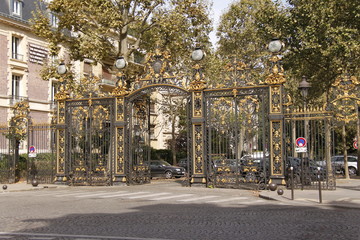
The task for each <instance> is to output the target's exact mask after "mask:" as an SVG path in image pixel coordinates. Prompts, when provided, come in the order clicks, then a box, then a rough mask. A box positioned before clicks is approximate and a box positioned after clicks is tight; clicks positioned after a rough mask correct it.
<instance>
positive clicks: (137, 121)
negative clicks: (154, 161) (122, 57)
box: [124, 84, 191, 184]
mask: <svg viewBox="0 0 360 240" xmlns="http://www.w3.org/2000/svg"><path fill="white" fill-rule="evenodd" d="M159 96H160V99H162V100H164V99H165V101H168V102H167V103H165V104H169V107H170V108H171V109H172V107H171V105H172V104H173V102H174V101H176V100H177V101H178V102H182V103H184V105H185V107H186V108H187V110H186V111H187V112H189V109H188V108H189V106H190V105H191V104H190V101H191V99H190V93H189V91H187V90H186V89H184V88H182V87H178V86H174V85H171V84H153V85H149V86H146V87H143V88H140V89H138V90H136V91H134V92H133V93H131V94H129V95H128V96H126V97H125V118H124V121H125V129H124V132H125V134H126V139H125V142H124V149H125V159H126V163H125V168H126V179H127V183H130V184H138V183H146V182H149V181H150V175H149V166H148V164H147V162H148V161H149V160H151V153H150V149H151V145H152V139H151V138H152V134H154V133H155V126H156V114H158V115H157V116H158V117H164V116H161V114H163V112H162V111H161V110H159V111H157V113H156V111H155V110H157V109H156V107H157V106H156V105H161V104H164V102H160V103H159V104H157V103H156V102H154V99H155V98H154V97H156V99H157V101H158V99H159ZM161 108H164V106H163V105H162V107H161ZM161 108H158V109H161ZM165 108H166V107H165ZM165 110H166V109H165ZM169 111H171V110H169ZM173 114H174V113H173ZM187 115H189V114H187ZM170 121H176V119H175V118H174V116H173V118H172V119H171V120H170ZM175 125H176V124H175V122H174V123H172V128H174V127H176V126H175ZM186 125H187V126H186V128H187V129H188V130H187V132H188V133H189V119H187V121H186ZM171 130H172V129H171ZM172 137H173V136H172ZM190 145H191V142H190V141H188V142H187V148H188V150H187V152H188V153H189V152H190V151H189V147H190ZM187 157H188V158H189V157H190V155H189V154H187ZM188 162H189V161H188ZM189 170H190V168H189V167H188V171H189Z"/></svg>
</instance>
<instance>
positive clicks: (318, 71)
mask: <svg viewBox="0 0 360 240" xmlns="http://www.w3.org/2000/svg"><path fill="white" fill-rule="evenodd" d="M280 3H281V2H278V1H274V2H272V1H267V0H259V1H249V0H241V1H236V2H234V3H233V5H232V6H231V7H230V8H229V10H228V12H227V13H225V14H224V15H223V16H222V20H221V23H220V26H219V28H218V36H219V37H220V41H219V45H220V46H219V53H220V54H222V55H228V54H234V53H235V54H236V55H237V56H240V57H242V58H243V59H245V60H246V61H248V62H251V61H257V62H253V66H260V67H262V66H264V65H263V64H261V63H264V61H263V59H261V56H262V55H263V54H264V50H265V47H264V46H265V45H266V43H267V42H268V41H269V40H270V39H271V38H274V37H277V38H280V39H281V40H283V41H284V42H285V44H286V47H285V51H284V52H283V54H284V58H283V62H284V67H285V70H286V71H287V76H288V80H289V81H290V82H291V81H294V80H295V81H296V82H299V81H300V80H301V76H303V75H305V76H306V77H307V78H308V79H309V81H310V82H311V84H312V88H311V91H310V94H311V95H312V96H319V95H320V94H321V93H323V92H325V91H327V90H328V89H329V88H330V86H331V84H332V83H333V82H334V81H335V79H336V78H337V77H338V76H339V75H340V74H342V73H344V71H348V72H349V73H350V74H351V75H354V76H358V75H359V67H358V66H359V63H360V62H359V61H360V58H359V54H360V51H359V50H360V44H359V40H360V37H359V36H360V35H359V24H360V21H359V18H360V14H359V12H360V5H359V4H358V1H356V0H328V1H312V0H288V1H287V2H286V5H285V6H284V5H282V4H280ZM256 64H257V65H256ZM293 87H295V85H294V84H293Z"/></svg>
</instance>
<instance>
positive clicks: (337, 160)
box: [331, 155, 358, 175]
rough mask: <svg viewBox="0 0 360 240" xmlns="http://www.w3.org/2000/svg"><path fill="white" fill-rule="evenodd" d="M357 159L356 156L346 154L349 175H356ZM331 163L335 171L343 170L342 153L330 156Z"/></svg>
mask: <svg viewBox="0 0 360 240" xmlns="http://www.w3.org/2000/svg"><path fill="white" fill-rule="evenodd" d="M357 159H358V158H357V156H348V169H349V175H356V172H357V169H358V164H357ZM331 163H332V164H333V165H334V167H335V169H336V170H337V171H342V172H343V171H344V155H337V156H332V157H331Z"/></svg>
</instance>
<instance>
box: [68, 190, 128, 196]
mask: <svg viewBox="0 0 360 240" xmlns="http://www.w3.org/2000/svg"><path fill="white" fill-rule="evenodd" d="M126 192H127V191H118V192H112V193H109V192H105V191H101V192H95V193H91V194H85V195H79V196H75V197H76V198H86V197H96V196H99V195H110V194H114V193H115V194H118V193H126Z"/></svg>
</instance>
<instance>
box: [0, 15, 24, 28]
mask: <svg viewBox="0 0 360 240" xmlns="http://www.w3.org/2000/svg"><path fill="white" fill-rule="evenodd" d="M0 23H4V24H6V25H10V26H13V27H15V28H19V29H22V30H26V31H31V27H30V24H29V21H25V20H23V19H20V18H16V17H12V16H9V15H7V14H4V13H2V12H0Z"/></svg>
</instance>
